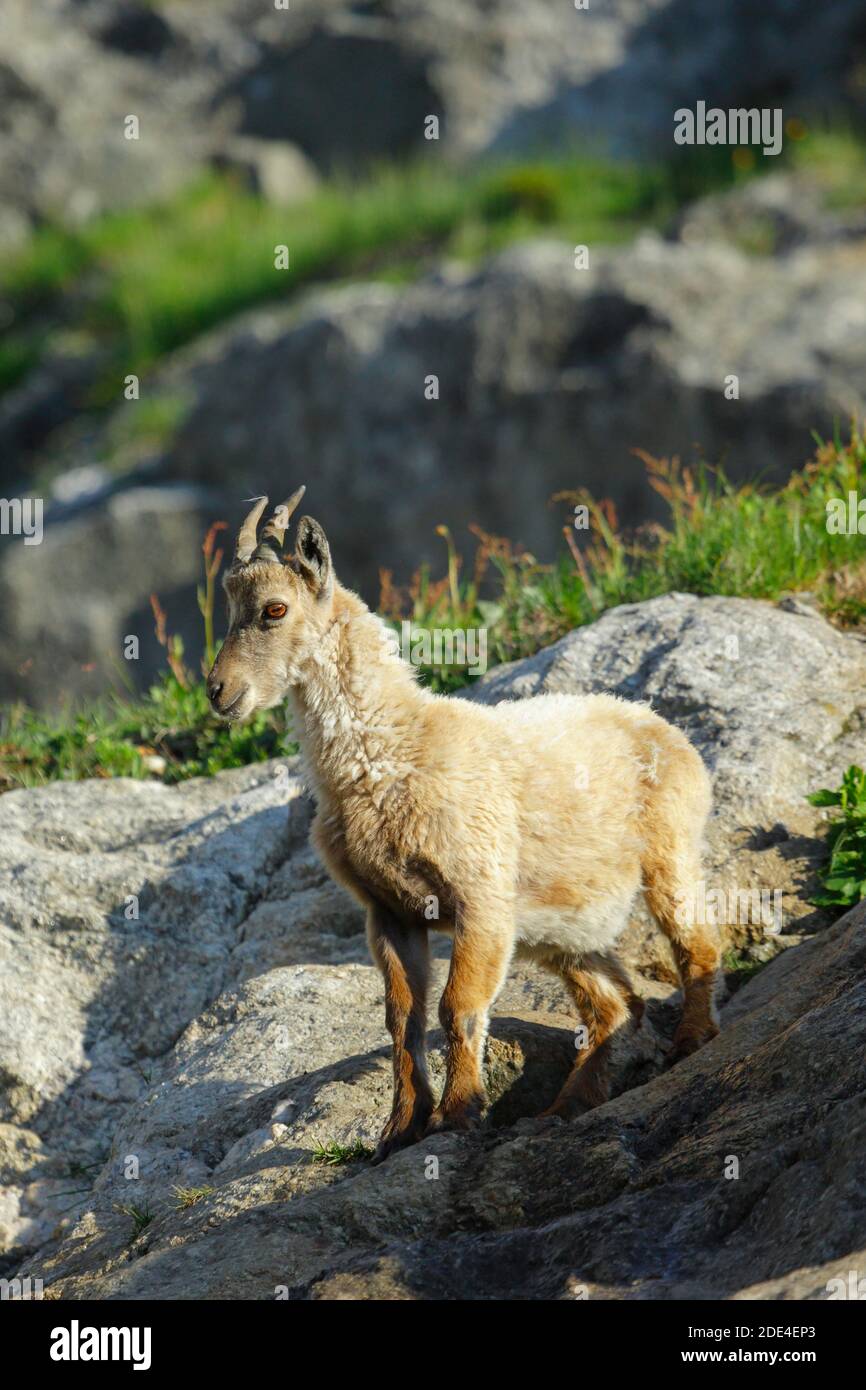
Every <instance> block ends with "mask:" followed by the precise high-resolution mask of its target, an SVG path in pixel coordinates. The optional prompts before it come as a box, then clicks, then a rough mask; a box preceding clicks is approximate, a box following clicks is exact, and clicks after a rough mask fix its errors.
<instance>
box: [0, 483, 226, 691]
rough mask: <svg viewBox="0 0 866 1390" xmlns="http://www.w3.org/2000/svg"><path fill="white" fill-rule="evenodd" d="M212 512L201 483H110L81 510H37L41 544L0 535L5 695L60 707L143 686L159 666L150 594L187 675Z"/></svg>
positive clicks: (196, 649) (197, 635) (196, 646)
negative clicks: (174, 637)
mask: <svg viewBox="0 0 866 1390" xmlns="http://www.w3.org/2000/svg"><path fill="white" fill-rule="evenodd" d="M213 516H214V502H213V498H212V496H211V495H210V494H209V493H208V490H207V489H206V488H201V487H196V486H189V485H183V484H180V485H164V486H152V487H148V486H137V487H131V488H128V489H126V490H123V491H119V492H118V491H117V490H115V489H113V488H111V487H109V488H107V489H102V490H100V491H98V492H97V494H96V496H95V497H94V498H93V499H92V500H89V501H88V500H84V501H82V503H81V504H80V505H70V506H68V507H62V506H57V507H51V506H48V507H46V508H45V512H44V536H43V540H42V543H41V544H40V545H25V543H24V539H23V538H22V537H13V536H8V537H6V536H4V537H2V538H0V633H2V645H3V648H4V651H5V656H4V675H3V689H4V694H5V696H6V697H7V698H12V699H16V698H22V699H26V700H27V701H28V702H31V703H32V704H35V705H52V706H57V705H59V704H62V703H64V702H65V701H68V699H69V698H70V697H73V696H85V697H86V696H92V695H97V694H103V693H105V691H106V690H109V689H114V690H116V689H118V688H120V687H122V685H123V684H129V683H130V682H131V683H132V684H133V685H137V686H139V688H140V687H142V686H146V685H147V684H148V683H149V681H150V680H151V679H152V676H153V674H154V672H155V671H156V670H158V669H159V668H161V667H164V665H165V652H164V650H163V649H162V648H161V647H160V645H159V643H158V642H157V640H156V637H155V635H154V619H153V612H152V609H151V605H150V596H151V594H153V593H156V594H157V595H158V596H159V598H160V601H161V602H162V603H163V605H164V607H165V608H166V610H167V612H168V615H169V621H168V628H169V631H170V632H172V633H177V634H179V635H180V636H181V637H182V638H183V639H184V645H185V652H186V654H187V659H188V664H189V666H190V667H191V668H192V669H196V666H197V662H198V658H199V654H200V643H201V620H200V618H199V616H198V613H197V611H196V608H195V586H196V584H197V583H199V582H200V581H201V574H202V554H201V545H202V541H203V539H204V536H205V533H206V531H207V528H208V526H209V524H210V521H211V520H212V519H213ZM107 575H110V576H111V581H110V583H108V582H107V581H106V576H107ZM181 595H182V596H183V597H182V599H181V597H180V596H181ZM130 636H131V637H135V638H137V640H138V643H139V649H138V651H139V654H138V657H137V659H134V660H128V659H127V658H126V657H125V655H124V652H125V650H127V648H126V646H125V642H126V639H127V638H128V637H130Z"/></svg>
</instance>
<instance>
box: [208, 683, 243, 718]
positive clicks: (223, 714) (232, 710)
mask: <svg viewBox="0 0 866 1390" xmlns="http://www.w3.org/2000/svg"><path fill="white" fill-rule="evenodd" d="M249 689H250V688H249V686H248V685H245V686H244V688H243V690H242V691H241V692H240V694H239V695H236V696H235V698H234V699H233V700H232V702H231V704H230V705H225V706H224V707H223V709H217V708H216V707H215V710H214V712H215V713H216V714H218V715H219V717H220V719H234V717H235V715H236V714H237V713H238V711H239V709H240V707H241V705H242V704H243V702H244V700H245V699H246V697H247V695H248V694H249Z"/></svg>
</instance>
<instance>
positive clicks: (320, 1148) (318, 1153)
mask: <svg viewBox="0 0 866 1390" xmlns="http://www.w3.org/2000/svg"><path fill="white" fill-rule="evenodd" d="M372 1156H373V1150H372V1149H370V1148H368V1147H367V1145H366V1144H364V1143H362V1142H361V1140H360V1139H353V1140H352V1143H351V1144H340V1143H338V1142H337V1140H336V1139H329V1140H328V1141H327V1143H325V1144H323V1143H321V1142H320V1141H318V1140H317V1142H316V1147H315V1149H314V1150H313V1162H314V1163H324V1164H327V1165H328V1167H331V1168H336V1167H338V1166H339V1165H340V1164H342V1163H359V1162H360V1161H361V1159H366V1158H372Z"/></svg>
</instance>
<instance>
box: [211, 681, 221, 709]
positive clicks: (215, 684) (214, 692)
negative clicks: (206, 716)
mask: <svg viewBox="0 0 866 1390" xmlns="http://www.w3.org/2000/svg"><path fill="white" fill-rule="evenodd" d="M222 688H223V683H222V681H215V680H209V681H208V683H207V695H208V699H209V700H210V702H211V704H213V702H214V701H215V700H218V699H219V697H220V695H221V694H222Z"/></svg>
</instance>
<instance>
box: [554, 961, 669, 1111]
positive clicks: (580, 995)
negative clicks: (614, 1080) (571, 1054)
mask: <svg viewBox="0 0 866 1390" xmlns="http://www.w3.org/2000/svg"><path fill="white" fill-rule="evenodd" d="M551 965H552V966H553V968H554V969H555V970H556V973H557V974H558V975H560V976H561V978H562V980H563V982H564V983H565V986H566V988H567V989H568V991H569V993H570V994H571V997H572V999H573V1000H574V1002H575V1005H576V1007H577V1012H578V1015H579V1017H580V1023H581V1027H582V1030H583V1032H582V1034H581V1035H579V1036H578V1039H577V1054H576V1057H575V1061H574V1066H573V1067H572V1069H571V1072H570V1074H569V1076H568V1079H567V1080H566V1082H565V1085H564V1086H563V1087H562V1090H561V1091H560V1093H559V1095H558V1096H557V1097H556V1100H555V1101H554V1102H553V1104H552V1105H551V1106H550V1107H549V1108H548V1109H547V1110H545V1111H544V1112H543V1114H544V1115H545V1116H546V1115H559V1116H562V1117H563V1118H567V1117H569V1116H571V1115H574V1114H579V1113H580V1112H581V1111H583V1110H586V1109H591V1108H593V1107H594V1106H597V1105H603V1104H604V1102H605V1101H606V1100H607V1099H608V1097H609V1095H610V1078H609V1064H610V1052H611V1047H612V1044H613V1040H614V1037H615V1035H616V1034H617V1033H618V1032H619V1031H620V1030H621V1029H622V1028H624V1027H626V1026H628V1025H629V1024H631V1025H634V1026H635V1027H636V1026H637V1025H638V1024H639V1023H640V1021H641V1019H642V1017H643V1009H644V1005H643V1000H642V999H641V998H640V997H639V996H638V995H636V994H635V993H634V990H633V989H632V986H631V982H630V980H629V978H628V975H627V974H626V972H625V970H624V969H623V967H622V966H621V965H620V964H619V962H618V961H616V960H614V959H613V957H611V956H607V955H602V954H600V953H598V952H591V953H589V954H587V955H584V956H582V957H580V958H575V957H569V956H562V957H560V958H559V959H558V960H554V961H552V962H551Z"/></svg>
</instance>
